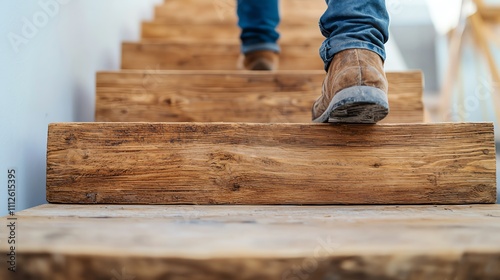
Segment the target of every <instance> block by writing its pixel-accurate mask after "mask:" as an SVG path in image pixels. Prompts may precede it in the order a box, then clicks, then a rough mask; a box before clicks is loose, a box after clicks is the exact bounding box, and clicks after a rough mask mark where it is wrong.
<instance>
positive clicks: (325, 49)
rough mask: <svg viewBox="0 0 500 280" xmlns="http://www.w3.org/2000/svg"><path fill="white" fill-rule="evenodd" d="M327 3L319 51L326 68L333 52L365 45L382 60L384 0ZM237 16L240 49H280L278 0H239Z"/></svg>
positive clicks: (385, 21)
mask: <svg viewBox="0 0 500 280" xmlns="http://www.w3.org/2000/svg"><path fill="white" fill-rule="evenodd" d="M305 1H307V0H305ZM326 3H327V4H328V8H327V10H326V11H325V13H324V14H323V16H321V18H320V20H319V28H320V30H321V33H322V34H323V36H325V38H326V39H325V41H324V42H323V44H322V45H321V47H320V51H319V53H320V56H321V58H322V59H323V62H324V63H325V70H327V69H328V66H329V65H330V62H331V61H332V59H333V56H334V55H335V54H336V53H338V52H340V51H343V50H347V49H367V50H370V51H373V52H375V53H377V54H378V55H379V56H380V57H381V58H382V59H384V60H385V48H384V44H385V43H386V42H387V40H388V39H389V14H388V13H387V9H386V6H385V0H367V1H360V0H326ZM238 18H239V20H238V25H239V26H240V28H241V30H242V31H241V37H240V38H241V42H242V52H243V53H248V52H251V51H256V50H271V51H279V47H278V44H277V41H278V38H279V34H278V32H276V27H277V26H278V24H279V21H280V18H279V10H278V0H238Z"/></svg>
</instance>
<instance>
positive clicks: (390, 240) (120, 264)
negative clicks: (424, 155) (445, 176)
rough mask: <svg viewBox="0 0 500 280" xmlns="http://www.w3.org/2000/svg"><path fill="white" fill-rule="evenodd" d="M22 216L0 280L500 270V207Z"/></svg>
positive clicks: (484, 273) (142, 210) (146, 210)
mask: <svg viewBox="0 0 500 280" xmlns="http://www.w3.org/2000/svg"><path fill="white" fill-rule="evenodd" d="M17 218H18V221H17V222H18V225H19V228H18V243H19V248H18V252H17V253H18V265H19V266H18V268H19V270H18V272H17V273H16V274H12V273H10V272H9V271H7V269H4V268H5V267H4V266H2V269H1V270H0V278H1V279H6V280H10V279H15V280H17V279H40V280H59V279H72V280H87V279H113V278H115V279H118V280H119V279H127V280H130V279H141V280H156V279H158V280H159V279H173V280H177V279H182V280H184V279H192V280H198V279H208V280H225V279H242V280H253V279H262V280H271V279H272V280H274V279H285V280H296V279H310V280H325V279H409V280H413V279H418V280H420V279H430V280H434V279H439V280H441V279H456V280H469V279H499V277H500V234H499V232H500V223H498V219H499V218H500V207H499V205H484V206H482V205H471V206H359V207H331V206H330V207H292V206H283V207H276V206H275V207H272V206H249V207H238V206H233V207H227V206H226V207H223V206H130V205H122V206H120V205H116V206H113V205H102V206H98V205H92V206H78V205H43V206H39V207H36V208H34V209H29V210H26V211H22V212H20V213H17ZM1 220H2V224H3V225H6V224H7V221H6V219H5V218H1ZM6 231H7V227H5V226H2V227H0V233H1V235H2V236H8V234H7V232H6ZM5 245H6V243H5V242H2V245H1V248H2V249H1V251H0V253H1V254H2V255H4V256H5V254H6V247H5ZM124 274H125V275H126V276H128V277H127V278H125V277H124ZM119 276H121V277H122V278H120V277H119ZM132 277H133V278H132Z"/></svg>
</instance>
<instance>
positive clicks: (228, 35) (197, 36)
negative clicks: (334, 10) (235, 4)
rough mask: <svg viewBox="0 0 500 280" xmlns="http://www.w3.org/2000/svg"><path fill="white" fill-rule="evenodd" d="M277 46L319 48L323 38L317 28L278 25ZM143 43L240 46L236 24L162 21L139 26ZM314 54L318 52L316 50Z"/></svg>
mask: <svg viewBox="0 0 500 280" xmlns="http://www.w3.org/2000/svg"><path fill="white" fill-rule="evenodd" d="M278 30H279V32H280V39H279V43H284V44H298V45H303V44H307V43H308V44H312V45H315V46H316V49H319V46H320V44H321V43H322V42H323V40H324V39H325V38H324V37H323V35H322V34H321V32H320V30H319V27H318V26H317V25H298V26H297V25H289V24H281V25H280V27H279V28H278ZM141 38H142V41H144V42H169V43H185V42H188V43H215V42H223V43H239V42H240V29H239V28H238V27H237V26H236V25H228V24H225V23H217V24H169V23H164V22H162V21H151V22H143V23H142V35H141ZM316 53H317V50H316Z"/></svg>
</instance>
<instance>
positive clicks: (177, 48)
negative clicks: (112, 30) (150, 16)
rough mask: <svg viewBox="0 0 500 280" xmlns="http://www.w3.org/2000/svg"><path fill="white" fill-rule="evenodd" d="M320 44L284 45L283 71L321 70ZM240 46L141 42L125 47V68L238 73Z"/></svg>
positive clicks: (123, 64) (282, 49)
mask: <svg viewBox="0 0 500 280" xmlns="http://www.w3.org/2000/svg"><path fill="white" fill-rule="evenodd" d="M318 49H319V45H318V44H312V43H304V44H282V45H281V53H280V64H279V68H280V69H281V70H322V69H323V68H324V65H323V61H322V60H321V58H320V57H319V55H318ZM239 56H240V45H239V43H226V42H219V43H204V44H200V43H168V42H140V43H123V44H122V69H166V70H235V69H237V64H238V63H237V62H238V58H239Z"/></svg>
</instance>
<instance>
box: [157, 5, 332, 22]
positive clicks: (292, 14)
mask: <svg viewBox="0 0 500 280" xmlns="http://www.w3.org/2000/svg"><path fill="white" fill-rule="evenodd" d="M325 10H326V2H325V1H324V0H288V1H280V15H281V23H284V24H302V25H314V26H317V25H318V21H319V18H320V17H321V15H322V14H323V13H324V12H325ZM155 18H156V19H158V20H161V21H163V22H165V23H173V24H212V23H231V24H236V22H237V15H236V1H233V0H184V1H168V2H165V3H164V4H162V5H159V6H158V7H156V9H155ZM298 19H300V20H298Z"/></svg>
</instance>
